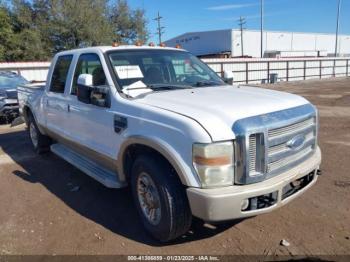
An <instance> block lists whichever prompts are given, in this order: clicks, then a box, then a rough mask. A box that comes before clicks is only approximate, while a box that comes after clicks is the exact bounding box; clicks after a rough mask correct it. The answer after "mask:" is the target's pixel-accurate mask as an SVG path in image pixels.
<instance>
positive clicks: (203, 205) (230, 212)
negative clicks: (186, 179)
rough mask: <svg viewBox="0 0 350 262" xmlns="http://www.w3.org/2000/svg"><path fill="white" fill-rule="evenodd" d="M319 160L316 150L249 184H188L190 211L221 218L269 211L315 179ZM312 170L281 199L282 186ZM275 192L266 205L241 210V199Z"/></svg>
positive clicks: (307, 187)
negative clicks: (308, 178)
mask: <svg viewBox="0 0 350 262" xmlns="http://www.w3.org/2000/svg"><path fill="white" fill-rule="evenodd" d="M320 163H321V150H320V148H318V147H317V149H316V152H315V153H314V154H313V155H312V156H311V157H310V158H309V159H307V160H306V161H305V162H303V163H301V164H299V165H297V166H295V167H293V168H291V169H289V170H288V171H286V172H284V173H283V174H280V175H278V176H276V177H273V178H270V179H268V180H265V181H263V182H259V183H255V184H249V185H234V186H230V187H224V188H215V189H201V188H188V189H187V196H188V200H189V203H190V207H191V210H192V214H193V215H194V216H196V217H199V218H201V219H203V220H205V221H212V222H215V221H225V220H231V219H238V218H244V217H250V216H255V215H259V214H263V213H267V212H270V211H272V210H274V209H276V208H278V207H281V206H283V205H285V204H287V203H288V202H290V201H291V200H293V199H295V198H296V197H298V196H300V195H301V194H303V193H304V192H305V191H306V190H307V189H309V188H310V187H311V186H312V185H313V184H315V183H316V181H317V170H318V169H319V166H320ZM312 172H314V175H313V179H312V181H311V182H310V183H308V184H307V185H306V186H305V187H303V188H301V189H300V190H299V191H297V192H295V193H294V194H291V195H290V196H288V197H285V198H284V199H282V196H283V189H284V188H285V187H286V186H288V185H289V184H290V183H291V182H293V181H295V180H297V179H300V178H302V177H304V176H306V175H308V174H310V173H312ZM274 192H277V199H276V202H275V203H274V204H273V205H271V206H269V207H266V208H261V209H255V210H250V211H242V210H241V209H242V208H241V206H242V202H243V201H244V200H245V199H250V198H254V197H258V196H262V195H267V194H270V193H274Z"/></svg>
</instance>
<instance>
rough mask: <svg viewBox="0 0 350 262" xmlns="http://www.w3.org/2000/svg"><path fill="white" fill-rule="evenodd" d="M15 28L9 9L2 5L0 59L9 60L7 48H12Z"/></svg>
mask: <svg viewBox="0 0 350 262" xmlns="http://www.w3.org/2000/svg"><path fill="white" fill-rule="evenodd" d="M13 35H14V33H13V30H12V25H11V18H10V14H9V10H8V9H7V8H6V7H5V6H3V5H1V6H0V61H6V60H7V50H8V49H10V48H11V43H12V40H13Z"/></svg>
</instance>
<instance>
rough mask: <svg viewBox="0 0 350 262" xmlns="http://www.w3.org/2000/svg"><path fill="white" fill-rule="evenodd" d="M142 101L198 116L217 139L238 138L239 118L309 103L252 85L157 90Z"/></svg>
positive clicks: (196, 119) (191, 116)
mask: <svg viewBox="0 0 350 262" xmlns="http://www.w3.org/2000/svg"><path fill="white" fill-rule="evenodd" d="M138 101H139V102H141V103H144V104H147V105H151V106H154V107H158V108H161V109H165V110H168V111H172V112H175V113H178V114H181V115H184V116H187V117H190V118H192V119H194V120H195V121H197V122H198V123H199V124H201V125H202V126H203V128H205V129H206V131H207V132H208V133H209V135H210V136H211V138H212V140H213V141H220V140H228V139H234V138H235V135H234V133H233V131H232V126H233V124H234V123H235V122H236V121H237V120H239V119H242V118H247V117H251V116H256V115H262V114H266V113H271V112H276V111H280V110H284V109H288V108H293V107H297V106H301V105H304V104H307V103H309V102H308V101H307V100H306V99H304V98H302V97H300V96H297V95H293V94H289V93H285V92H279V91H274V90H269V89H263V88H258V87H251V86H215V87H205V88H196V89H184V90H174V91H169V92H154V93H151V94H148V95H146V96H144V97H142V98H140V99H139V100H138Z"/></svg>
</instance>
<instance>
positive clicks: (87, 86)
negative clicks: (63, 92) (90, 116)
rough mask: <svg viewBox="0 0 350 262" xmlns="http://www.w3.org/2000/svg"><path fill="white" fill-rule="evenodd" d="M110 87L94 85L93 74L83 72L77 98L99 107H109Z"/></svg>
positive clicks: (78, 82)
mask: <svg viewBox="0 0 350 262" xmlns="http://www.w3.org/2000/svg"><path fill="white" fill-rule="evenodd" d="M109 97H110V96H109V87H107V86H94V84H93V76H92V75H90V74H81V75H79V77H78V81H77V98H78V100H79V101H80V102H83V103H85V104H92V105H95V106H99V107H108V106H109V104H110V100H109Z"/></svg>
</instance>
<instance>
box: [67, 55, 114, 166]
mask: <svg viewBox="0 0 350 262" xmlns="http://www.w3.org/2000/svg"><path fill="white" fill-rule="evenodd" d="M80 74H91V75H92V76H93V85H94V86H110V85H109V84H108V82H107V79H106V75H105V72H104V69H103V66H102V64H101V60H100V58H99V56H98V55H97V54H95V53H89V54H81V55H80V56H79V59H78V62H77V65H76V68H75V72H74V75H73V80H72V86H71V90H70V93H69V95H68V104H69V112H68V117H67V119H66V129H67V132H68V134H67V135H68V137H69V139H70V140H71V141H74V142H76V143H78V144H79V145H82V146H83V147H81V148H79V149H80V153H82V154H85V155H86V156H87V157H89V158H92V160H94V161H96V162H101V163H102V164H104V165H106V167H108V168H111V160H116V157H117V148H118V145H117V143H118V141H119V139H118V137H117V136H118V135H117V134H116V133H115V132H114V126H113V123H114V113H113V112H112V111H111V110H110V108H109V107H107V106H106V107H99V106H96V105H92V104H85V103H83V102H80V101H79V100H78V99H77V95H76V89H77V80H78V77H79V75H80ZM76 149H77V148H76ZM106 159H107V160H106ZM112 168H113V169H115V168H116V166H113V167H112Z"/></svg>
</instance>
